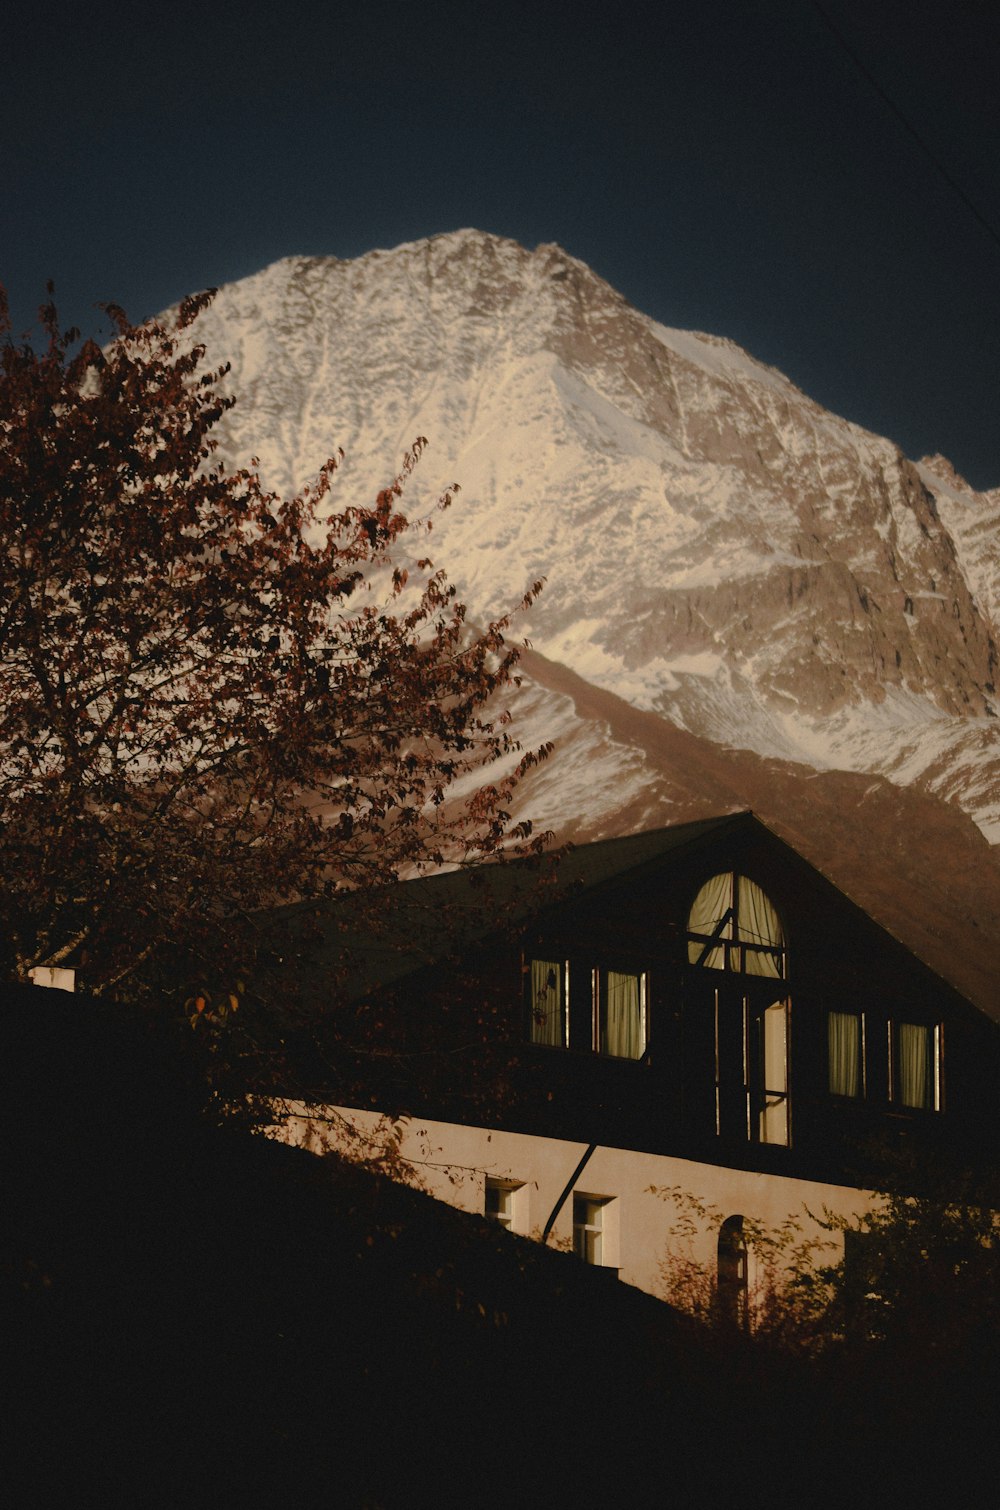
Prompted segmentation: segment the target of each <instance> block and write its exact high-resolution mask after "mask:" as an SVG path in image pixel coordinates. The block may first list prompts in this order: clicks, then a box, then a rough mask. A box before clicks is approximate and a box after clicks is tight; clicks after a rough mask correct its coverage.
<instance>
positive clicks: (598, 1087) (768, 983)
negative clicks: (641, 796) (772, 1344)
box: [397, 813, 1000, 1185]
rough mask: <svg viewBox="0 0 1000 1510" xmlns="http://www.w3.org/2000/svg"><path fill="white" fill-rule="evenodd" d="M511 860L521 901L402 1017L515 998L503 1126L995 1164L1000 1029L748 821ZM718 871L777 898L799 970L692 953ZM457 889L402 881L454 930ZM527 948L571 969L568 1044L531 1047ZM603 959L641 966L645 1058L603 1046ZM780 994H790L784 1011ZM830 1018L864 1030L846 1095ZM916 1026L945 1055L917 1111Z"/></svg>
mask: <svg viewBox="0 0 1000 1510" xmlns="http://www.w3.org/2000/svg"><path fill="white" fill-rule="evenodd" d="M498 871H499V872H501V873H502V874H501V875H500V877H499V880H498V883H497V885H498V887H499V890H498V893H497V895H498V897H499V896H500V894H501V893H502V895H503V898H504V900H505V902H506V903H507V904H508V905H507V906H506V916H507V922H506V925H505V927H504V929H503V930H502V932H501V933H498V934H495V935H494V936H493V937H490V936H489V933H488V931H487V930H484V928H483V926H482V924H481V923H480V924H479V925H477V927H476V929H475V930H474V931H475V932H476V934H477V935H478V936H477V937H476V938H475V939H474V940H473V941H471V942H469V943H468V944H467V945H466V947H465V949H464V963H463V965H462V966H461V968H456V966H455V965H454V963H452V964H451V965H449V966H447V967H440V968H439V967H437V966H434V967H428V966H426V965H424V966H422V967H421V968H419V969H417V970H415V971H413V972H412V973H410V974H409V975H407V974H406V972H405V971H403V972H402V973H403V975H404V979H403V980H402V981H399V982H397V990H398V991H399V993H400V1002H401V1005H402V1006H403V1008H404V1011H406V1012H407V1013H408V1014H409V1013H417V1014H419V1013H421V1012H422V1011H426V1010H427V1008H428V1006H429V1004H430V1003H431V1001H432V1000H433V999H437V1000H441V999H442V995H443V996H444V997H446V998H448V999H449V1000H450V1002H451V1004H452V1008H453V1010H454V1009H455V1008H456V1007H457V1008H458V1010H459V1013H460V1011H461V1002H462V999H463V997H464V996H471V997H475V999H476V1000H477V1002H478V1001H483V1000H487V999H489V1000H490V1001H491V1002H492V1003H493V1007H492V1010H493V1011H494V1013H496V1012H497V1006H496V1003H497V1002H499V1004H500V1006H499V1015H498V1016H497V1019H496V1020H497V1021H498V1023H500V1022H501V1021H503V1019H504V1016H505V1015H506V1022H505V1032H504V1036H505V1037H507V1038H508V1042H509V1043H510V1044H511V1045H516V1047H514V1050H513V1053H512V1056H511V1061H510V1064H509V1067H508V1068H507V1069H506V1070H505V1076H506V1080H505V1084H506V1090H505V1094H504V1096H503V1097H502V1098H500V1100H499V1101H498V1104H497V1107H496V1108H495V1109H493V1110H492V1111H491V1112H490V1114H489V1115H490V1116H492V1117H493V1118H495V1120H496V1123H497V1125H501V1126H505V1127H507V1128H509V1129H512V1130H517V1131H521V1132H526V1133H534V1134H540V1135H545V1136H549V1137H559V1138H566V1139H571V1140H578V1141H580V1142H583V1143H591V1142H593V1143H601V1144H609V1145H613V1146H617V1147H624V1148H634V1149H637V1150H642V1151H645V1152H649V1153H660V1154H670V1155H674V1156H679V1157H684V1158H691V1159H698V1160H702V1161H706V1162H710V1163H714V1164H721V1165H726V1166H731V1167H735V1168H743V1169H748V1170H759V1171H761V1172H770V1173H783V1174H788V1175H791V1176H796V1177H800V1178H810V1179H816V1180H822V1181H828V1182H839V1183H849V1184H855V1185H865V1184H868V1183H873V1182H877V1180H878V1179H879V1177H880V1174H881V1172H882V1165H883V1162H884V1158H885V1156H886V1155H887V1154H888V1155H893V1154H895V1153H901V1152H902V1153H906V1152H909V1153H911V1154H912V1155H913V1156H914V1158H916V1159H917V1160H918V1161H919V1160H922V1159H937V1158H938V1157H939V1156H940V1157H941V1158H947V1159H951V1160H958V1161H960V1162H962V1163H965V1164H981V1163H990V1162H993V1161H995V1160H996V1157H997V1136H996V1107H997V1092H998V1088H1000V1025H998V1023H997V1022H996V1021H995V1020H993V1019H992V1018H991V1017H990V1015H989V1014H988V1013H986V1012H984V1011H983V1010H981V1009H980V1008H979V1007H977V1006H974V1005H972V1004H971V1003H970V1002H968V1001H967V1000H966V999H965V998H964V997H962V996H960V995H959V994H958V993H957V992H956V991H955V990H954V989H953V988H952V987H951V986H950V985H948V983H947V982H945V981H944V980H942V979H941V978H940V977H939V976H937V975H935V974H934V973H933V972H932V971H931V970H929V969H928V968H927V967H926V966H924V965H923V964H922V963H921V962H920V961H919V960H918V959H917V958H916V957H915V956H914V955H913V954H912V953H910V952H909V950H908V949H906V948H905V947H904V945H903V944H902V943H900V942H899V941H897V940H896V939H894V938H892V937H891V936H890V935H889V934H888V933H886V932H885V931H884V930H883V929H882V928H880V927H879V926H878V925H877V924H876V923H875V922H873V921H872V919H871V918H869V917H868V916H867V915H866V914H865V913H864V912H863V911H862V910H861V909H860V908H859V907H857V906H856V905H855V904H853V903H852V902H851V901H850V900H849V899H848V898H847V897H846V896H844V895H843V893H841V892H840V891H838V890H837V888H836V887H835V886H833V885H832V884H831V883H830V882H829V881H827V880H826V879H825V878H824V877H823V876H822V875H820V874H819V873H818V872H817V871H816V870H815V869H814V868H813V867H812V866H810V865H809V864H808V863H807V862H806V861H804V860H803V859H802V858H801V857H800V856H799V855H798V854H797V853H796V852H795V851H794V850H792V849H791V848H790V847H789V846H788V845H786V844H785V843H784V842H783V841H781V840H780V839H779V838H777V836H776V835H775V834H773V833H772V832H771V831H770V830H769V829H767V828H766V827H765V826H764V825H763V824H761V823H760V822H759V821H758V820H757V819H756V818H754V817H753V816H752V815H751V814H749V813H744V814H737V815H735V816H733V817H729V818H725V819H721V820H717V821H715V822H707V823H698V824H688V825H682V826H678V827H676V828H672V829H665V830H660V831H658V832H657V833H650V834H642V835H635V836H632V837H630V838H626V839H621V840H610V841H606V842H604V843H600V844H596V845H588V846H581V847H580V848H578V849H576V850H574V851H572V852H571V853H570V854H569V855H568V857H567V858H566V859H565V860H563V861H562V862H561V865H560V866H559V867H558V870H557V880H556V883H555V885H554V886H553V885H549V887H548V889H547V890H546V889H542V888H538V887H537V886H536V885H535V883H534V882H533V880H532V878H531V873H530V872H528V871H525V870H521V869H519V868H518V867H517V866H516V865H510V866H505V867H498ZM724 873H732V874H734V875H740V876H744V877H746V878H748V879H749V880H750V881H752V882H753V883H754V885H755V886H756V887H758V888H760V890H761V892H763V893H764V894H765V896H766V897H767V898H768V899H769V900H770V902H771V903H772V904H773V907H774V909H775V911H776V913H777V915H778V917H779V918H780V924H781V930H782V933H783V938H784V943H785V946H786V954H785V957H784V962H783V966H782V968H783V969H784V970H785V974H784V977H783V978H774V977H770V978H767V977H765V978H761V977H759V976H753V975H748V974H746V973H743V972H741V971H740V970H739V969H722V968H714V967H712V966H710V965H706V964H705V963H704V962H703V963H700V964H699V963H698V962H697V961H696V959H695V958H694V955H696V954H697V953H698V951H697V949H694V950H693V949H692V947H691V939H690V937H689V922H690V914H691V908H692V903H693V901H694V899H695V897H696V896H697V894H698V892H699V890H700V888H701V887H702V886H703V885H704V883H705V882H706V881H708V880H709V879H710V878H711V877H713V876H717V875H719V874H724ZM463 884H466V883H465V882H464V879H463V878H461V877H451V878H449V877H443V878H440V879H439V880H435V881H428V882H414V883H409V884H408V885H407V886H405V887H402V888H400V891H401V893H406V894H407V896H408V898H409V900H410V901H411V902H412V901H413V900H415V899H416V898H417V897H418V895H420V894H421V891H422V889H423V892H424V894H425V895H428V896H429V895H430V892H428V891H427V888H431V887H434V886H437V888H438V890H437V892H436V896H437V898H438V903H439V905H438V907H437V915H438V916H439V918H440V921H441V926H442V927H444V926H447V920H448V918H449V916H450V915H453V914H451V913H450V912H449V907H450V906H453V904H454V899H455V897H456V896H457V895H458V893H459V890H460V888H461V886H462V885H463ZM533 887H534V888H535V889H534V890H533ZM449 897H450V898H451V899H452V901H451V903H449V900H448V899H449ZM512 899H513V900H512ZM487 910H488V909H487ZM498 910H504V909H500V908H499V906H498ZM400 926H401V929H403V928H405V923H401V925H400ZM459 952H463V951H462V950H461V948H460V949H459ZM533 960H536V961H537V960H542V961H558V962H560V965H561V966H563V965H565V966H568V978H569V991H568V1002H567V1004H566V1005H567V1009H568V1010H567V1014H566V1031H565V1032H564V1033H563V1035H562V1041H561V1042H560V1043H559V1044H558V1045H553V1044H549V1043H539V1042H532V1041H531V1040H532V1036H533V1032H534V1031H535V1030H533V1027H532V1022H533V1009H532V1003H531V1001H530V994H531V993H530V981H531V978H532V977H531V969H532V961H533ZM609 970H610V971H614V972H621V973H624V974H629V975H632V976H641V977H642V983H643V988H644V993H645V1001H644V1032H643V1036H642V1042H641V1045H640V1046H639V1049H640V1050H641V1052H639V1050H636V1049H633V1051H632V1052H633V1055H634V1057H622V1056H620V1055H615V1054H611V1053H607V1052H602V1051H601V1036H600V1032H599V1030H598V1025H597V1024H596V1014H597V1012H598V1011H599V1010H600V1008H599V1003H598V1002H597V996H596V995H595V981H598V982H599V980H600V972H602V971H609ZM595 972H598V974H597V975H596V976H595ZM446 980H447V981H450V982H451V983H452V984H451V986H447V985H446V984H445V982H446ZM477 982H478V983H480V984H481V985H482V990H481V991H479V990H478V989H477ZM432 983H433V984H432ZM599 990H600V987H599V986H598V988H597V991H598V994H599ZM778 1003H787V1015H783V1014H779V1013H778V1012H777V1010H776V1004H778ZM768 1009H771V1011H772V1019H771V1021H772V1024H774V1022H775V1019H776V1018H778V1017H779V1016H781V1019H782V1020H781V1022H779V1023H777V1030H778V1037H779V1038H783V1042H784V1048H785V1051H786V1057H785V1067H784V1074H785V1079H784V1082H783V1084H778V1085H775V1084H771V1085H768V1084H765V1083H764V1082H765V1080H766V1079H767V1076H766V1075H765V1072H764V1063H763V1043H762V1036H761V1035H762V1033H763V1032H764V1029H763V1027H762V1022H763V1017H764V1014H765V1013H766V1012H767V1010H768ZM831 1013H834V1014H840V1016H839V1017H838V1018H837V1019H836V1020H837V1021H838V1022H840V1023H842V1024H843V1023H844V1022H845V1021H846V1025H847V1027H848V1028H849V1029H850V1030H851V1031H852V1032H854V1033H856V1035H857V1039H858V1043H859V1056H860V1059H859V1064H858V1070H857V1075H856V1079H855V1081H854V1082H853V1083H852V1086H851V1093H850V1094H844V1093H842V1088H841V1090H840V1091H838V1089H837V1088H836V1087H835V1085H834V1084H833V1081H835V1080H836V1079H837V1075H836V1073H835V1072H833V1071H831V1052H832V1050H831V1026H830V1022H831V1019H830V1014H831ZM854 1024H857V1026H856V1027H855V1026H854ZM901 1030H903V1032H904V1035H905V1034H907V1033H908V1034H909V1035H910V1040H911V1041H914V1042H917V1043H918V1044H919V1045H921V1046H922V1048H923V1050H924V1051H925V1052H926V1053H927V1054H928V1055H932V1056H933V1066H932V1070H933V1073H932V1076H931V1078H930V1080H929V1081H928V1090H927V1093H926V1095H925V1096H920V1095H917V1096H914V1095H913V1094H912V1093H911V1094H910V1095H909V1100H910V1101H911V1102H912V1101H914V1100H916V1101H918V1102H919V1101H921V1100H922V1101H923V1104H916V1105H914V1104H906V1093H905V1091H904V1090H903V1089H902V1088H901V1085H900V1069H899V1064H898V1063H895V1062H894V1059H896V1058H898V1054H899V1047H898V1045H899V1040H900V1032H901ZM535 1036H537V1033H536V1034H535ZM776 1041H777V1040H776ZM772 1057H773V1056H772ZM768 1074H769V1075H770V1076H771V1078H772V1079H773V1078H774V1075H775V1072H774V1071H773V1070H769V1071H768ZM766 1093H770V1095H769V1096H768V1094H766ZM413 1099H414V1105H413V1107H412V1109H413V1110H415V1111H418V1112H420V1113H421V1114H423V1115H425V1116H435V1117H438V1118H439V1119H445V1120H447V1119H449V1118H450V1119H451V1120H462V1118H463V1115H464V1116H467V1115H468V1114H467V1113H463V1111H462V1104H461V1097H460V1096H459V1097H457V1098H456V1097H455V1096H453V1095H451V1094H449V1093H448V1092H447V1091H444V1092H442V1091H441V1089H440V1087H438V1086H435V1085H434V1084H433V1082H432V1081H430V1080H429V1081H428V1083H427V1088H426V1090H425V1091H423V1092H421V1091H420V1090H419V1089H418V1091H417V1092H416V1094H415V1096H414V1098H413ZM768 1100H769V1101H770V1103H771V1113H770V1115H771V1116H772V1121H771V1124H769V1125H766V1118H765V1117H764V1108H765V1103H767V1102H768Z"/></svg>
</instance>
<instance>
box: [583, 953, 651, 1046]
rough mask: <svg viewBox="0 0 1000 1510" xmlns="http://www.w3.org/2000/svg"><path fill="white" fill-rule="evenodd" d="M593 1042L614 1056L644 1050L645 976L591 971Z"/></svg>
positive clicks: (611, 971) (618, 971)
mask: <svg viewBox="0 0 1000 1510" xmlns="http://www.w3.org/2000/svg"><path fill="white" fill-rule="evenodd" d="M594 1005H595V1008H596V1024H595V1026H596V1033H595V1039H596V1046H597V1049H598V1051H599V1052H600V1053H601V1054H612V1055H614V1056H615V1057H616V1058H618V1059H641V1058H642V1056H643V1054H644V1053H645V1050H646V976H645V972H643V973H642V974H639V975H633V974H629V973H627V972H624V971H621V970H596V971H595V972H594Z"/></svg>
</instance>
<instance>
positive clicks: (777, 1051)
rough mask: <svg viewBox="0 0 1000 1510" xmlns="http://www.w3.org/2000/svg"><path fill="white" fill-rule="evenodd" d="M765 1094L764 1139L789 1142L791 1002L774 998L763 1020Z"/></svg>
mask: <svg viewBox="0 0 1000 1510" xmlns="http://www.w3.org/2000/svg"><path fill="white" fill-rule="evenodd" d="M761 1038H762V1049H763V1059H764V1063H763V1066H762V1068H763V1074H764V1086H763V1090H764V1095H763V1105H762V1107H761V1112H760V1141H761V1142H762V1143H787V1142H788V1005H787V1003H786V1002H783V1001H775V1002H772V1003H771V1005H770V1006H769V1007H768V1008H767V1010H766V1012H765V1013H764V1018H763V1022H762V1023H761Z"/></svg>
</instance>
